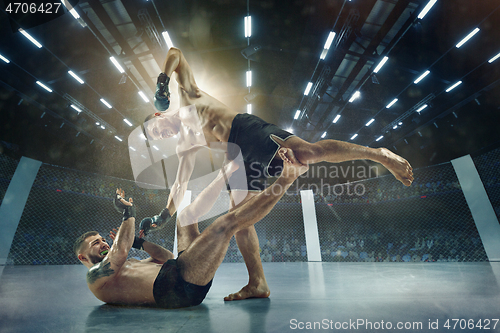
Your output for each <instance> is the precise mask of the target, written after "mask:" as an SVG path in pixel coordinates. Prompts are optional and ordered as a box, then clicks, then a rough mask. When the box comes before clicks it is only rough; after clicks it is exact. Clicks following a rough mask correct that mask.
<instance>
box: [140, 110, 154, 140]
mask: <svg viewBox="0 0 500 333" xmlns="http://www.w3.org/2000/svg"><path fill="white" fill-rule="evenodd" d="M154 117H156V113H151V114H150V115H149V116H147V117H146V119H144V122H143V124H142V133H143V134H144V137H145V138H146V140H148V135H147V134H146V125H147V123H148V121H150V120H151V119H153V118H154Z"/></svg>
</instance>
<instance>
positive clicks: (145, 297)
mask: <svg viewBox="0 0 500 333" xmlns="http://www.w3.org/2000/svg"><path fill="white" fill-rule="evenodd" d="M279 155H280V157H281V158H282V159H283V161H284V168H283V172H282V174H281V176H280V177H279V178H278V179H277V180H276V182H275V183H274V184H273V185H271V186H270V187H268V188H267V189H266V190H265V191H263V192H261V193H259V194H258V195H256V196H254V197H252V199H250V200H248V201H247V202H245V203H244V204H242V205H239V206H238V207H236V208H234V209H233V210H232V211H231V212H229V213H227V214H226V215H223V216H221V217H219V218H217V219H216V220H215V221H214V222H213V223H212V224H211V225H210V226H208V227H207V228H206V229H205V230H204V231H203V233H201V234H200V232H199V230H198V224H197V221H198V218H199V217H200V216H202V215H200V214H204V213H206V212H208V211H209V210H210V208H211V205H213V204H214V203H215V201H216V199H217V196H218V194H219V192H220V191H221V190H222V189H223V188H224V187H225V184H226V183H225V178H226V177H228V176H230V175H231V174H232V173H233V172H234V171H235V170H236V169H238V168H239V166H238V165H237V164H236V163H234V162H231V163H229V164H227V165H226V166H225V167H224V168H222V169H221V171H220V172H219V175H218V176H217V177H216V178H215V180H214V181H213V182H212V183H211V184H210V185H209V186H208V187H207V188H205V189H204V190H203V191H202V193H200V195H198V197H197V198H196V199H195V201H194V202H193V203H192V204H190V205H189V206H188V207H186V208H185V209H184V210H183V211H182V213H181V214H179V218H178V221H180V220H188V221H185V222H188V223H184V224H187V225H186V226H184V227H180V226H178V228H177V237H178V249H179V256H178V257H177V259H173V258H174V255H173V254H172V252H170V251H168V250H167V249H164V248H163V247H161V246H158V245H156V244H153V243H150V242H147V241H145V240H144V239H143V238H139V237H135V215H136V214H135V207H134V206H133V201H132V198H130V199H129V201H125V199H123V197H124V196H125V193H124V192H123V191H122V190H118V189H117V190H116V196H115V199H114V205H115V208H116V209H117V210H118V211H119V212H122V214H123V222H122V224H121V227H120V228H119V229H118V231H116V230H115V232H116V234H115V233H114V232H111V238H112V239H113V240H114V242H113V246H111V247H110V246H109V245H108V244H107V243H106V240H105V239H104V237H102V236H100V235H99V234H98V233H97V232H95V231H94V232H87V233H85V234H83V235H82V236H80V237H79V238H78V239H77V240H76V242H75V245H74V251H75V254H77V256H78V259H79V260H80V262H81V263H82V264H84V265H85V266H86V267H87V268H88V269H89V271H88V273H87V284H88V287H89V289H90V290H91V291H92V293H93V294H94V295H95V296H96V297H97V298H98V299H100V300H101V301H103V302H106V303H111V304H123V305H153V306H154V305H156V306H159V307H162V308H181V307H187V306H195V305H198V304H200V303H201V302H202V301H203V299H204V298H205V296H206V294H207V292H208V290H209V289H210V286H211V284H212V279H213V277H214V275H215V272H216V271H217V269H218V267H219V266H220V264H221V263H222V261H223V259H224V256H225V254H226V251H227V249H228V246H229V241H230V240H231V237H233V235H234V234H235V233H237V232H239V231H240V230H243V229H246V228H248V227H250V226H253V224H255V223H256V222H258V221H259V220H261V219H262V218H263V217H264V216H266V215H267V214H268V213H269V212H270V211H271V209H272V208H273V207H274V205H275V204H276V203H277V202H278V201H279V199H280V198H281V197H282V196H283V194H284V193H285V192H286V190H287V189H288V188H289V187H290V186H291V185H292V183H293V182H294V180H295V179H297V177H298V176H299V175H300V174H302V173H304V172H306V171H307V170H308V167H307V166H305V165H302V164H300V163H299V162H298V161H297V160H296V159H295V157H294V156H293V152H292V151H291V150H289V149H285V148H282V149H280V151H279ZM131 247H134V248H137V249H143V250H144V251H146V252H147V253H148V254H150V255H151V257H150V258H148V259H145V260H137V259H128V260H127V256H128V253H129V251H130V249H131Z"/></svg>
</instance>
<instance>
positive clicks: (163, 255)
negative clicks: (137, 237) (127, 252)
mask: <svg viewBox="0 0 500 333" xmlns="http://www.w3.org/2000/svg"><path fill="white" fill-rule="evenodd" d="M142 247H143V250H144V251H146V252H147V253H148V254H149V255H150V256H151V257H150V258H148V259H144V260H141V261H143V262H154V263H157V264H164V263H165V262H166V261H167V260H169V259H174V254H173V253H172V252H170V251H169V250H167V249H165V248H164V247H162V246H160V245H157V244H155V243H151V242H148V241H145V242H144V243H143V244H142Z"/></svg>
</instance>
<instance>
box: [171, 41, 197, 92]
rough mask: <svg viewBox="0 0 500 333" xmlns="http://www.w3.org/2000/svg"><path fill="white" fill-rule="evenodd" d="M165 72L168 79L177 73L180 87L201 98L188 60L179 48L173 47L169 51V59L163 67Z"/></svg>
mask: <svg viewBox="0 0 500 333" xmlns="http://www.w3.org/2000/svg"><path fill="white" fill-rule="evenodd" d="M163 72H164V73H165V74H167V76H168V77H172V73H173V72H175V73H177V82H178V83H179V86H181V87H182V89H184V90H185V91H186V92H187V93H188V94H189V95H190V96H196V97H199V96H200V92H199V88H198V85H197V84H196V81H195V80H194V75H193V71H192V70H191V67H190V66H189V64H188V62H187V61H186V58H184V55H183V54H182V52H181V50H179V49H178V48H175V47H171V48H170V49H169V50H168V53H167V58H166V59H165V64H164V65H163Z"/></svg>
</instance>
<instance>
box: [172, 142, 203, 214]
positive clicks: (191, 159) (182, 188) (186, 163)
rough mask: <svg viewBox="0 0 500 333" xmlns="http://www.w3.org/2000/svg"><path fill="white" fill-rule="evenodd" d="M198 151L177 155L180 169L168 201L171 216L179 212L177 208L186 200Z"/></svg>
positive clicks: (195, 149)
mask: <svg viewBox="0 0 500 333" xmlns="http://www.w3.org/2000/svg"><path fill="white" fill-rule="evenodd" d="M198 149H199V148H193V149H190V150H188V151H184V152H178V154H177V155H178V156H179V167H178V168H177V176H176V177H175V182H174V184H173V185H172V189H171V190H170V194H169V196H168V200H167V209H168V211H169V212H170V215H173V214H174V213H175V212H176V211H177V207H179V205H180V203H181V202H182V200H183V199H184V194H185V193H186V190H187V185H188V182H189V179H191V175H192V174H193V170H194V164H195V159H196V153H197V151H198Z"/></svg>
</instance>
